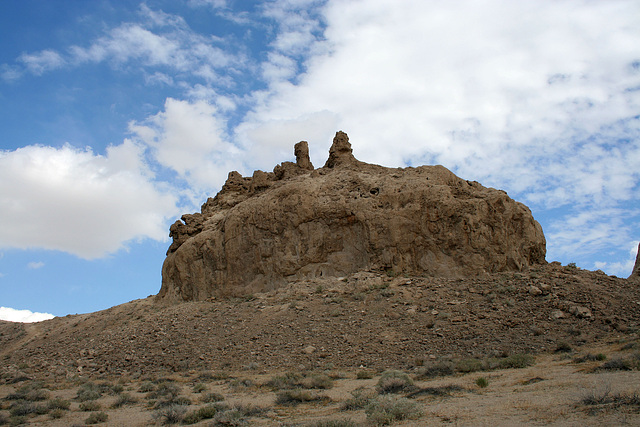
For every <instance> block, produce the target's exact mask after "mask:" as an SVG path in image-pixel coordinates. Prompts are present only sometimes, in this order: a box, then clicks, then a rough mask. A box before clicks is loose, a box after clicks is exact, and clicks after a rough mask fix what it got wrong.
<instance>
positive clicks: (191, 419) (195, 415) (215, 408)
mask: <svg viewBox="0 0 640 427" xmlns="http://www.w3.org/2000/svg"><path fill="white" fill-rule="evenodd" d="M224 409H227V406H226V405H223V404H216V405H207V406H203V407H202V408H200V409H197V410H195V411H192V412H189V413H188V414H186V415H185V416H184V418H183V420H182V422H183V423H184V424H195V423H198V422H200V421H202V420H208V419H211V418H213V417H214V416H215V415H216V414H217V413H218V412H219V411H221V410H224Z"/></svg>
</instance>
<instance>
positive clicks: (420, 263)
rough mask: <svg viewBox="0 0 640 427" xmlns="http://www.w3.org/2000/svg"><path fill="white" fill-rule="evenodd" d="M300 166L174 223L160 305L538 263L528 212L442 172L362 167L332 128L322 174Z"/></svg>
mask: <svg viewBox="0 0 640 427" xmlns="http://www.w3.org/2000/svg"><path fill="white" fill-rule="evenodd" d="M295 155H296V163H292V162H285V163H282V164H280V165H278V166H276V167H275V169H274V171H273V172H269V173H267V172H263V171H256V172H254V174H253V176H252V177H242V176H241V175H240V174H239V173H237V172H231V173H230V174H229V178H228V180H227V182H226V183H225V184H224V186H223V187H222V190H221V191H220V192H219V193H218V195H216V196H215V197H214V198H210V199H209V200H207V202H206V203H205V204H204V205H203V206H202V209H201V212H200V213H196V214H190V215H184V216H183V217H182V221H177V222H176V223H175V224H173V225H172V226H171V232H170V235H171V237H172V238H173V243H172V244H171V247H170V248H169V250H168V253H167V259H166V261H165V263H164V266H163V268H162V289H161V290H160V293H159V297H160V298H170V299H177V300H185V301H203V300H207V299H208V298H210V297H220V296H229V295H232V296H241V295H248V294H252V293H255V292H264V291H269V290H273V289H276V288H278V287H280V286H282V285H284V284H286V283H289V282H292V281H296V280H305V279H314V278H318V277H341V276H345V275H348V274H353V273H356V272H358V271H363V270H364V271H382V272H393V274H398V275H426V276H431V277H470V276H477V275H483V274H488V273H496V272H501V271H521V270H525V269H527V268H528V267H530V266H534V265H540V264H542V263H544V262H545V254H546V247H545V244H546V242H545V238H544V234H543V232H542V228H541V227H540V225H539V224H538V223H537V222H536V221H535V219H534V218H533V216H532V215H531V211H530V210H529V209H528V208H527V207H526V206H524V205H523V204H521V203H518V202H516V201H514V200H512V199H511V198H509V196H508V195H507V194H506V193H505V192H504V191H500V190H495V189H492V188H486V187H483V186H482V185H480V184H479V183H477V182H471V181H466V180H463V179H460V178H458V177H457V176H455V175H454V174H453V173H451V172H450V171H448V170H447V169H445V168H444V167H442V166H421V167H418V168H396V169H391V168H385V167H382V166H378V165H371V164H367V163H363V162H360V161H358V160H356V158H355V157H354V156H353V154H352V149H351V144H350V143H349V139H348V137H347V135H346V134H345V133H344V132H337V133H336V136H335V138H334V140H333V145H332V146H331V149H330V152H329V158H328V160H327V162H326V164H325V165H324V167H322V168H319V169H314V168H313V165H312V164H311V162H310V160H309V149H308V145H307V143H306V142H304V141H302V142H300V143H298V144H297V145H296V146H295Z"/></svg>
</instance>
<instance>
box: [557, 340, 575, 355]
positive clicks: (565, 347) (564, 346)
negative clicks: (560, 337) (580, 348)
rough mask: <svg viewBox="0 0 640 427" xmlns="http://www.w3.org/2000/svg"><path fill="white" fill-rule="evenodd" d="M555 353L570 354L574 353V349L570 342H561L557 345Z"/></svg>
mask: <svg viewBox="0 0 640 427" xmlns="http://www.w3.org/2000/svg"><path fill="white" fill-rule="evenodd" d="M554 351H555V352H556V353H570V352H572V351H573V348H572V347H571V345H570V344H569V343H568V342H566V341H561V342H559V343H558V344H557V345H556V349H555V350H554Z"/></svg>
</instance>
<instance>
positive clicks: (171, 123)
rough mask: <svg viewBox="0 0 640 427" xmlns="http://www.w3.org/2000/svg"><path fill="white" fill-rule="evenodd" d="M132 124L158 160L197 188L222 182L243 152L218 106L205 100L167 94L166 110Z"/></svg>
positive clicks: (132, 127) (206, 188)
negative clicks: (231, 138)
mask: <svg viewBox="0 0 640 427" xmlns="http://www.w3.org/2000/svg"><path fill="white" fill-rule="evenodd" d="M129 128H130V130H131V131H132V132H133V133H134V135H135V136H136V138H137V139H138V140H139V141H141V142H143V143H145V144H147V145H148V146H149V147H150V148H151V152H152V154H153V157H154V159H155V160H156V161H157V162H158V163H159V164H161V165H162V166H164V167H166V168H169V169H171V170H173V171H175V172H177V173H178V175H179V177H180V178H182V179H183V180H184V181H186V182H188V183H189V185H190V186H191V187H193V188H194V189H195V190H211V189H213V188H216V187H217V186H219V185H220V182H221V181H222V180H223V179H224V178H225V177H226V175H227V173H228V168H230V167H233V166H234V165H236V164H237V161H238V157H239V154H240V150H239V149H238V148H237V147H236V146H235V145H234V144H231V143H230V142H229V141H228V139H227V138H228V137H227V136H226V123H225V121H224V118H223V117H222V115H221V114H220V112H219V109H218V108H217V107H216V106H215V105H212V104H209V103H208V102H206V101H203V100H196V101H194V102H189V101H180V100H176V99H172V98H168V99H167V100H166V102H165V105H164V111H161V112H159V113H158V114H156V115H154V116H152V117H150V118H149V119H147V120H146V121H145V122H143V123H136V122H132V123H131V124H130V126H129Z"/></svg>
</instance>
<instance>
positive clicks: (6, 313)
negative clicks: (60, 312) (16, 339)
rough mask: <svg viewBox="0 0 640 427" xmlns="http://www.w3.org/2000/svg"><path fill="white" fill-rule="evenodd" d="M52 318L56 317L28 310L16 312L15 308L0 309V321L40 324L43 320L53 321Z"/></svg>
mask: <svg viewBox="0 0 640 427" xmlns="http://www.w3.org/2000/svg"><path fill="white" fill-rule="evenodd" d="M54 317H56V316H54V315H53V314H49V313H34V312H32V311H29V310H16V309H15V308H9V307H0V320H7V321H9V322H21V323H32V322H42V321H43V320H49V319H53V318H54Z"/></svg>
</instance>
